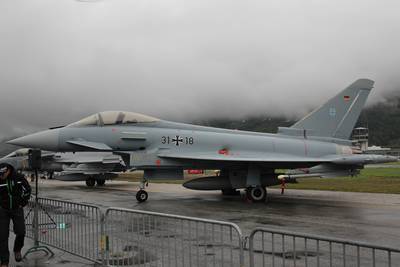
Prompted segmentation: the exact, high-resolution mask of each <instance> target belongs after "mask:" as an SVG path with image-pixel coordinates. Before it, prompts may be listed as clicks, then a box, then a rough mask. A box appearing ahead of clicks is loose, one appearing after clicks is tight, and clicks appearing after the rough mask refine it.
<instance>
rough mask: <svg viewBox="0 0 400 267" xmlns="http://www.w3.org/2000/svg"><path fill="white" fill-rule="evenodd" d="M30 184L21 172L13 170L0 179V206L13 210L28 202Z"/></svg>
mask: <svg viewBox="0 0 400 267" xmlns="http://www.w3.org/2000/svg"><path fill="white" fill-rule="evenodd" d="M30 197H31V186H30V185H29V183H28V181H27V180H26V179H25V177H24V176H23V175H22V174H19V173H16V172H15V171H13V172H12V173H11V174H10V175H9V176H8V177H7V178H6V179H0V206H1V207H2V208H3V209H7V210H14V209H17V208H20V207H24V206H26V204H28V201H29V198H30Z"/></svg>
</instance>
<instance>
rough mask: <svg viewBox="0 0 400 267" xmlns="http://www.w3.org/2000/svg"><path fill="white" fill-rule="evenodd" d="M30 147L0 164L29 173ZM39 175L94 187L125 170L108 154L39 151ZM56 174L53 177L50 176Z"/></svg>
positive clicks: (11, 154) (8, 157) (122, 162)
mask: <svg viewBox="0 0 400 267" xmlns="http://www.w3.org/2000/svg"><path fill="white" fill-rule="evenodd" d="M29 150H30V149H29V148H21V149H18V150H16V151H14V152H12V153H10V154H8V155H7V156H5V157H3V158H1V159H0V164H1V163H8V164H10V165H12V166H13V167H14V168H15V169H16V170H18V171H23V172H30V171H32V170H31V169H30V166H29V163H28V154H29ZM41 165H42V167H41V170H40V171H41V172H47V173H48V174H50V176H52V178H54V179H57V180H62V181H86V185H87V186H89V187H93V186H94V185H95V184H96V183H97V185H98V186H103V185H104V184H105V182H106V180H107V179H112V178H115V177H117V174H116V173H115V172H123V171H125V170H126V166H125V163H124V161H123V160H122V159H121V157H120V156H118V155H114V154H112V153H110V152H78V153H54V152H50V151H43V152H42V163H41ZM54 173H55V175H54V176H53V174H54Z"/></svg>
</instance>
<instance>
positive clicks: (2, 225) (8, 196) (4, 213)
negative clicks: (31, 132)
mask: <svg viewBox="0 0 400 267" xmlns="http://www.w3.org/2000/svg"><path fill="white" fill-rule="evenodd" d="M30 196H31V187H30V185H29V183H28V181H27V180H26V179H25V177H24V176H23V175H22V174H19V173H17V172H16V171H15V169H14V168H13V167H12V166H11V165H8V164H6V165H0V261H1V267H4V266H8V263H9V257H10V252H9V250H8V237H9V231H10V229H9V227H10V220H12V221H13V226H14V233H15V242H14V256H15V260H16V261H21V260H22V255H21V249H22V247H23V246H24V239H25V219H24V210H23V207H24V206H25V205H26V204H27V203H28V201H29V198H30Z"/></svg>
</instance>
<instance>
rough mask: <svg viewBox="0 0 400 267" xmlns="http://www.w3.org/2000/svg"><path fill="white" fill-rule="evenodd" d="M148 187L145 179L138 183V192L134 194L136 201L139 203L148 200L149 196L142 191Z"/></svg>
mask: <svg viewBox="0 0 400 267" xmlns="http://www.w3.org/2000/svg"><path fill="white" fill-rule="evenodd" d="M148 185H149V183H148V182H147V180H146V179H143V181H142V182H141V183H140V185H139V188H140V190H139V191H137V193H136V200H137V201H138V202H139V203H142V202H145V201H146V200H147V199H148V197H149V194H147V192H146V190H144V189H145V188H146V186H148Z"/></svg>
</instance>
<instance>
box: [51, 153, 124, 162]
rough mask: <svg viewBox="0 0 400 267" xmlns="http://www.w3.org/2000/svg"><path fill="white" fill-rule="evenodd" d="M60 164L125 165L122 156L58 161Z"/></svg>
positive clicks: (75, 158) (74, 158)
mask: <svg viewBox="0 0 400 267" xmlns="http://www.w3.org/2000/svg"><path fill="white" fill-rule="evenodd" d="M57 162H59V163H75V164H96V163H99V164H123V161H122V160H121V158H120V156H117V155H110V156H105V157H79V156H77V157H70V158H61V159H57Z"/></svg>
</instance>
